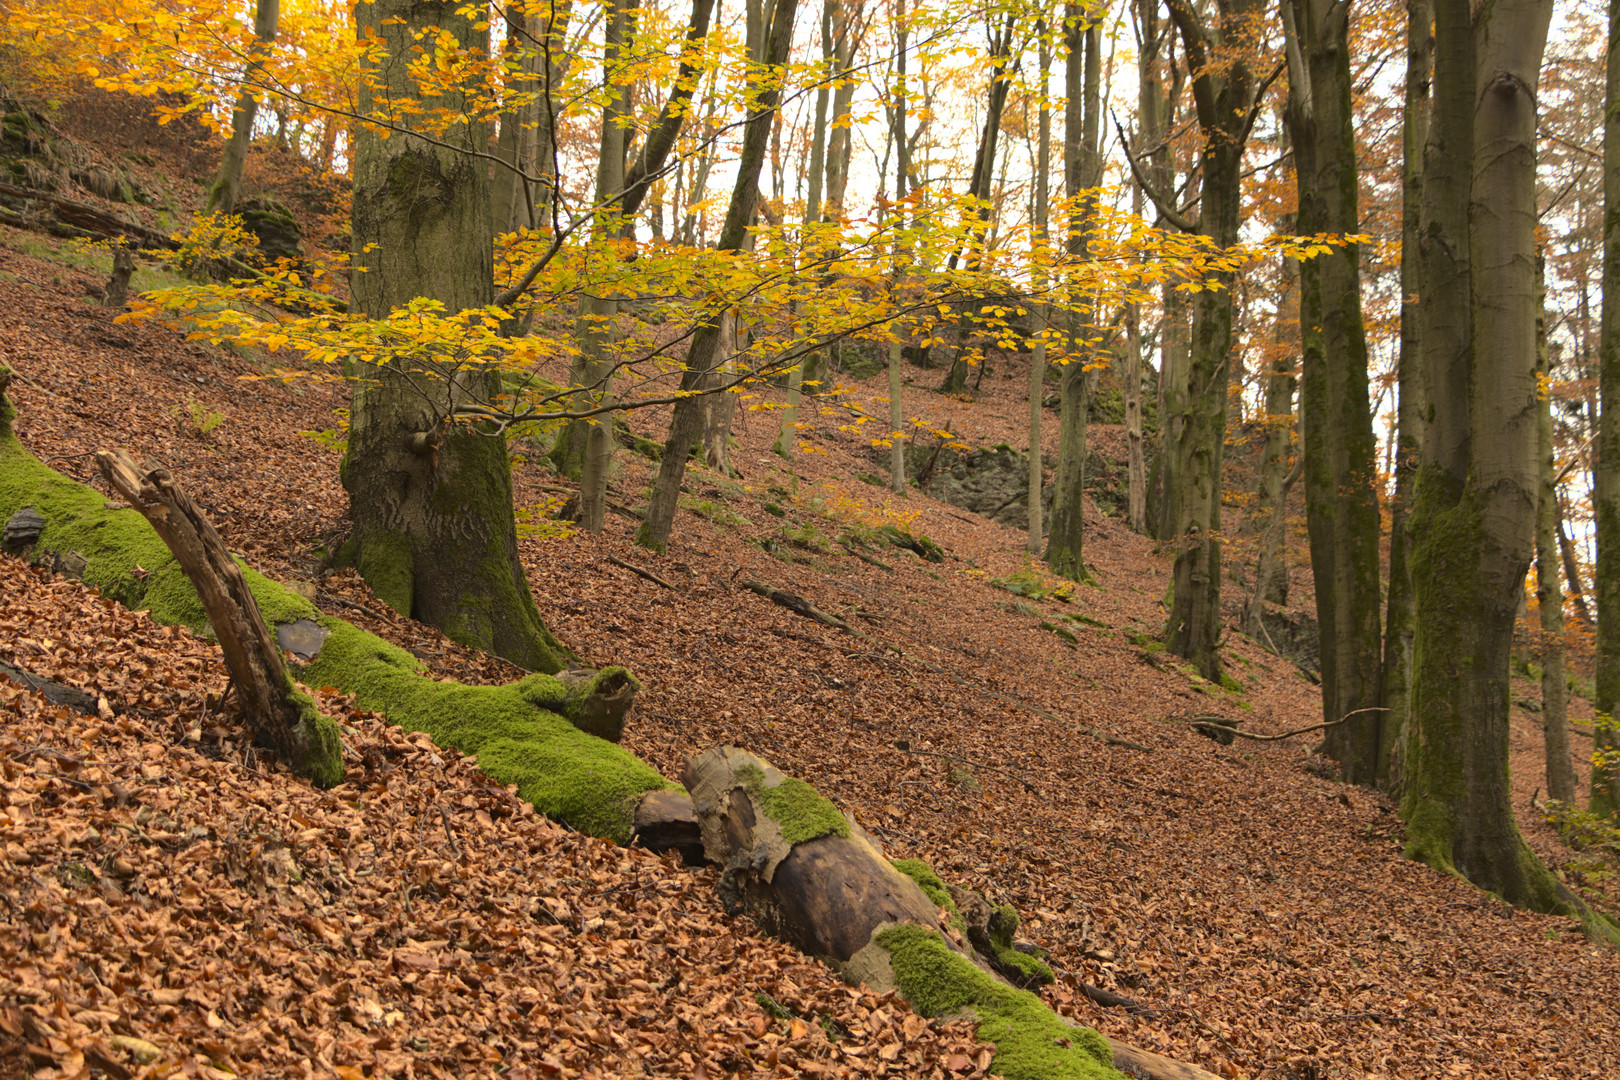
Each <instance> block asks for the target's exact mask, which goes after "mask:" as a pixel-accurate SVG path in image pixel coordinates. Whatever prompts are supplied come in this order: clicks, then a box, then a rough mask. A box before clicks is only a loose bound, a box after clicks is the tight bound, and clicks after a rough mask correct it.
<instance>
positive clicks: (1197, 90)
mask: <svg viewBox="0 0 1620 1080" xmlns="http://www.w3.org/2000/svg"><path fill="white" fill-rule="evenodd" d="M1169 6H1170V17H1171V18H1172V19H1173V20H1174V21H1175V23H1176V27H1177V29H1179V30H1180V32H1181V40H1182V44H1183V46H1184V49H1185V52H1186V59H1187V63H1188V65H1189V69H1190V70H1191V71H1192V72H1193V74H1192V76H1191V78H1192V90H1193V100H1194V102H1195V104H1196V106H1197V114H1198V126H1199V129H1200V130H1201V132H1202V134H1203V139H1204V143H1203V148H1202V150H1201V151H1200V154H1199V160H1200V163H1201V165H1200V175H1201V176H1202V178H1203V189H1202V194H1201V197H1200V199H1199V210H1198V231H1199V232H1200V233H1202V234H1203V235H1204V236H1207V237H1209V238H1210V240H1211V241H1213V242H1214V244H1215V246H1216V247H1217V248H1228V247H1231V246H1232V245H1234V244H1236V243H1237V241H1238V227H1239V225H1240V223H1241V220H1242V213H1241V197H1242V172H1243V146H1244V143H1245V141H1246V139H1247V136H1248V132H1249V121H1250V113H1251V111H1252V109H1253V108H1254V104H1255V100H1254V99H1255V94H1256V85H1257V84H1256V76H1255V70H1254V65H1255V64H1256V63H1257V62H1258V60H1259V57H1258V55H1257V54H1256V53H1255V51H1254V49H1255V45H1254V40H1253V36H1252V31H1251V29H1250V28H1251V27H1253V26H1255V25H1258V23H1259V20H1260V19H1261V18H1262V17H1263V14H1264V11H1265V5H1264V3H1262V2H1261V0H1232V2H1231V3H1229V4H1225V5H1222V6H1221V7H1220V9H1219V10H1220V23H1219V25H1218V26H1216V27H1213V28H1212V27H1210V26H1208V25H1206V24H1205V22H1204V18H1203V16H1202V15H1200V14H1199V11H1198V9H1197V8H1196V7H1195V6H1194V5H1193V3H1192V0H1170V5H1169ZM1217 43H1219V48H1220V50H1221V53H1220V57H1219V59H1218V60H1217V58H1216V56H1215V55H1214V50H1215V49H1216V48H1217ZM1214 281H1215V283H1216V284H1218V285H1220V288H1217V289H1208V288H1206V289H1204V290H1203V291H1201V292H1199V293H1197V294H1195V295H1194V297H1193V301H1192V311H1193V325H1192V340H1191V350H1190V355H1189V357H1188V365H1187V381H1186V386H1187V397H1186V410H1185V413H1184V418H1183V420H1182V427H1181V432H1180V435H1179V437H1178V439H1177V441H1176V444H1175V446H1173V447H1170V448H1169V450H1168V453H1169V454H1170V455H1171V456H1172V457H1173V459H1174V463H1173V469H1174V476H1175V484H1176V495H1175V501H1176V507H1175V511H1176V516H1175V524H1174V529H1173V534H1172V535H1173V536H1174V537H1175V543H1176V545H1177V547H1178V548H1179V550H1178V552H1177V554H1176V565H1175V586H1174V589H1175V592H1174V604H1173V607H1172V608H1171V611H1170V618H1169V621H1168V622H1167V623H1166V625H1165V631H1164V639H1165V644H1166V645H1167V646H1169V648H1170V651H1171V652H1173V653H1175V654H1176V655H1177V656H1180V657H1184V658H1186V659H1188V660H1190V661H1192V663H1193V666H1194V667H1196V668H1197V669H1198V671H1199V672H1200V673H1201V674H1202V675H1203V676H1204V678H1206V679H1209V680H1210V681H1212V682H1216V681H1219V679H1220V674H1221V664H1220V657H1219V655H1218V654H1217V652H1216V644H1217V642H1218V641H1219V639H1220V630H1221V539H1220V530H1221V461H1222V457H1223V450H1224V445H1225V441H1226V406H1227V386H1228V383H1229V381H1230V377H1231V364H1230V359H1231V351H1232V322H1233V316H1234V308H1233V305H1234V301H1233V297H1232V288H1231V286H1232V281H1231V275H1230V274H1216V275H1215V276H1214Z"/></svg>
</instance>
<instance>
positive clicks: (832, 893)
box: [681, 747, 1216, 1080]
mask: <svg viewBox="0 0 1620 1080" xmlns="http://www.w3.org/2000/svg"><path fill="white" fill-rule="evenodd" d="M681 779H682V782H683V783H685V785H686V787H687V790H688V791H690V792H691V799H692V805H693V808H694V810H695V812H696V816H697V820H698V824H699V827H700V829H701V832H702V838H703V849H704V854H705V855H706V856H707V858H708V860H709V861H710V862H714V863H716V864H718V865H720V866H721V867H722V868H723V869H722V872H721V877H720V896H721V899H722V902H724V903H725V905H726V908H727V910H728V911H731V912H733V913H738V912H743V913H747V914H748V915H750V916H752V917H753V919H754V920H755V921H756V922H758V923H759V924H760V925H761V926H763V927H764V928H766V929H767V930H768V931H769V932H771V933H773V934H775V935H776V936H778V937H781V938H782V939H783V940H785V941H788V942H789V943H791V944H793V945H796V946H798V947H799V948H800V949H802V950H804V951H805V952H808V953H811V954H812V955H816V956H819V957H821V958H823V959H824V960H826V961H827V962H828V963H830V964H832V965H833V966H834V967H836V968H837V969H838V970H839V972H840V973H841V974H843V975H844V977H845V978H847V979H849V980H851V981H852V982H864V983H866V984H867V986H868V987H870V988H871V989H873V990H875V991H877V992H880V993H882V992H886V991H888V990H898V991H899V992H900V993H901V994H902V996H904V997H905V998H906V999H907V1000H909V1001H910V1002H911V1005H912V1007H913V1008H915V1009H916V1010H917V1011H918V1012H919V1013H921V1014H922V1015H924V1016H930V1017H933V1016H945V1015H950V1014H954V1013H958V1012H962V1011H971V1013H972V1014H973V1015H974V1016H975V1017H976V1018H977V1020H978V1022H979V1037H980V1038H982V1039H987V1040H989V1041H991V1042H994V1043H995V1044H996V1057H995V1060H994V1062H993V1063H992V1065H991V1071H992V1072H995V1073H998V1074H1000V1075H1002V1076H1004V1077H1006V1078H1007V1080H1048V1078H1052V1077H1071V1078H1080V1080H1117V1078H1118V1077H1119V1076H1120V1075H1121V1074H1122V1073H1124V1074H1128V1075H1131V1076H1135V1077H1138V1078H1139V1080H1216V1078H1215V1076H1214V1074H1213V1073H1208V1072H1205V1071H1204V1070H1202V1069H1199V1068H1197V1067H1196V1066H1192V1065H1187V1064H1185V1063H1183V1062H1179V1061H1172V1060H1171V1059H1169V1058H1163V1057H1159V1056H1158V1055H1154V1054H1150V1053H1148V1052H1147V1051H1143V1050H1139V1049H1137V1048H1135V1047H1131V1046H1127V1045H1125V1044H1123V1043H1111V1042H1110V1041H1109V1040H1107V1039H1106V1038H1104V1037H1103V1036H1102V1035H1100V1034H1098V1033H1097V1032H1095V1031H1092V1030H1091V1029H1089V1028H1083V1027H1079V1026H1077V1025H1074V1024H1072V1023H1070V1022H1069V1021H1067V1020H1065V1019H1064V1018H1063V1017H1061V1016H1058V1015H1057V1014H1056V1013H1054V1012H1053V1011H1052V1010H1051V1009H1050V1008H1048V1007H1047V1006H1046V1005H1045V1004H1044V1003H1043V1002H1042V1001H1041V999H1040V998H1039V997H1037V996H1036V995H1034V994H1032V993H1030V992H1029V991H1028V990H1024V989H1019V988H1018V987H1016V986H1013V985H1011V983H1010V982H1009V981H1007V978H1006V975H1005V974H1004V973H1006V972H1010V973H1012V974H1013V975H1014V977H1015V978H1016V979H1017V980H1018V981H1020V982H1022V983H1024V984H1025V985H1032V984H1034V983H1038V982H1041V981H1050V979H1051V972H1050V970H1048V969H1046V966H1045V965H1044V964H1043V963H1041V962H1040V960H1039V959H1038V958H1036V957H1035V956H1033V955H1031V954H1030V953H1027V952H1024V951H1022V950H1020V949H1019V948H1017V947H1016V946H1015V944H1014V942H1013V941H1012V933H1013V931H1014V930H1016V928H1017V915H1016V914H1015V913H1013V912H1012V909H1011V908H1006V907H996V906H994V905H991V904H989V903H988V902H987V901H985V900H984V898H983V897H981V896H979V895H978V894H977V893H973V892H971V891H969V890H966V889H953V888H952V887H950V886H947V885H945V884H944V883H943V882H942V881H940V879H939V878H938V876H937V875H935V874H934V873H933V871H932V870H930V869H929V868H928V867H927V866H926V865H925V864H922V863H917V862H900V863H890V862H889V860H888V859H886V858H885V857H884V855H883V852H882V850H881V848H880V847H879V846H878V844H877V843H876V842H875V841H873V840H872V839H871V838H870V837H868V836H867V835H866V834H865V832H863V831H862V830H861V828H860V826H859V825H858V824H856V823H855V822H854V821H853V820H851V819H850V818H849V817H848V816H847V815H845V814H842V813H840V812H839V811H838V810H837V808H836V807H834V806H833V804H832V803H830V802H828V801H827V800H826V799H825V798H823V797H822V796H821V795H819V794H817V793H816V791H815V790H814V789H813V788H811V787H810V785H808V784H806V783H804V782H803V781H801V780H797V779H794V778H792V777H788V776H784V775H783V774H782V773H781V772H780V771H779V770H777V769H776V768H774V767H773V766H772V765H771V764H770V763H769V762H768V761H765V760H764V759H762V758H759V757H757V756H755V755H754V754H751V753H749V752H747V751H746V750H740V749H737V748H736V747H718V748H716V749H713V750H709V751H708V752H706V753H704V754H701V755H699V756H697V757H694V758H692V759H690V760H689V761H687V763H686V768H685V769H684V770H683V772H682V774H681ZM941 926H943V927H944V932H943V933H942V932H941V929H940V927H941ZM987 953H988V955H986V954H987Z"/></svg>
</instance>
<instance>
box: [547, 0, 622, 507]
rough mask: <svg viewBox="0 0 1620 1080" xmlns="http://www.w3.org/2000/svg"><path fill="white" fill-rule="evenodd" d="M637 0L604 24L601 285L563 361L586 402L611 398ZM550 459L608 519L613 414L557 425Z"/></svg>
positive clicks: (595, 229)
mask: <svg viewBox="0 0 1620 1080" xmlns="http://www.w3.org/2000/svg"><path fill="white" fill-rule="evenodd" d="M638 4H639V0H625V2H624V3H619V4H615V5H613V6H612V9H611V10H610V12H609V13H608V17H607V26H606V28H605V29H604V30H603V45H602V83H603V85H605V86H608V87H611V88H612V89H611V90H610V92H609V94H608V97H607V100H606V101H605V102H603V104H602V125H601V141H600V143H599V149H598V153H597V163H596V220H595V221H594V222H593V223H592V235H593V237H594V238H595V239H596V241H597V242H596V243H594V244H591V245H589V246H588V247H587V248H586V259H587V274H588V275H591V269H590V263H593V262H594V263H596V265H597V267H599V269H597V270H596V272H595V273H594V275H591V276H594V277H595V278H596V280H597V282H600V284H595V285H588V286H587V291H586V292H585V294H584V295H583V296H582V297H581V298H580V301H579V314H578V317H577V318H576V320H575V323H574V328H575V329H574V337H575V340H576V341H578V343H579V355H578V356H576V357H575V358H574V361H573V363H571V364H570V365H569V371H568V381H569V384H570V385H572V386H575V387H580V388H582V389H583V390H584V391H585V393H586V395H587V396H586V403H588V404H589V405H591V406H592V407H597V406H602V405H607V404H609V403H611V401H612V399H613V345H614V343H615V342H616V341H617V340H618V335H617V334H616V333H615V331H614V325H613V323H614V317H615V316H616V315H617V314H618V310H619V303H618V301H617V300H616V299H615V298H614V297H613V296H612V295H611V293H612V289H611V287H610V285H609V284H608V283H609V282H611V281H612V280H613V278H614V277H616V276H617V274H616V269H615V267H616V264H617V262H618V257H619V256H618V250H617V248H616V246H615V245H614V243H613V238H614V237H616V236H617V235H618V234H619V230H620V227H621V224H622V222H623V218H622V217H621V215H620V204H619V202H618V196H619V195H620V194H621V193H622V192H623V191H624V187H625V176H624V158H625V152H626V149H627V147H626V145H625V144H626V140H627V138H628V137H629V129H628V128H627V127H626V125H625V121H626V120H627V119H628V118H629V115H630V108H631V103H630V90H631V86H630V83H629V82H628V81H627V79H626V74H625V67H626V65H627V63H628V62H629V60H630V56H631V42H632V39H633V37H634V34H635V26H636V16H637V14H638ZM551 460H552V462H553V464H555V465H556V466H557V469H558V471H559V472H561V473H563V474H564V475H566V476H573V475H578V477H579V515H580V517H579V520H580V524H581V525H583V526H584V527H585V528H586V529H587V530H588V531H590V532H601V531H602V525H603V523H604V522H605V521H606V518H607V484H608V473H609V471H611V469H612V467H613V414H612V413H605V414H603V415H601V416H597V417H594V418H592V419H589V420H574V421H572V422H570V423H569V424H568V425H567V426H566V427H564V428H563V430H562V432H561V433H560V434H559V435H558V436H557V443H556V445H555V446H554V447H553V448H552V452H551Z"/></svg>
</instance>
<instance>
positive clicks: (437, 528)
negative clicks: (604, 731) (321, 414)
mask: <svg viewBox="0 0 1620 1080" xmlns="http://www.w3.org/2000/svg"><path fill="white" fill-rule="evenodd" d="M356 10H357V15H358V17H359V19H360V25H361V29H362V32H368V31H375V32H376V33H377V34H378V35H379V36H380V38H381V39H382V40H383V41H384V42H386V44H387V47H388V50H389V52H390V54H391V55H392V56H395V57H401V58H404V57H407V56H409V55H410V52H411V50H412V49H413V48H415V47H417V43H416V40H415V36H414V35H415V34H416V32H418V31H421V30H431V29H434V28H438V29H442V30H444V31H447V32H449V33H450V34H451V35H453V36H454V37H455V39H456V40H457V41H459V42H461V43H462V44H463V45H464V46H465V47H467V48H469V49H471V50H472V51H473V52H475V53H476V52H481V51H482V50H483V49H485V48H486V47H487V40H486V37H487V35H486V33H485V32H484V31H481V30H477V29H474V27H473V25H472V23H471V22H470V21H469V20H468V19H466V18H464V17H462V16H458V15H455V14H454V13H452V12H451V11H450V10H449V9H448V8H442V7H424V6H421V5H416V4H412V3H409V2H407V0H379V2H376V3H372V4H362V5H360V7H359V8H357V9H356ZM433 20H436V21H433ZM405 69H406V65H405V64H404V63H403V62H399V63H388V64H385V65H383V66H382V67H380V68H377V69H372V70H368V71H367V72H366V73H365V76H364V77H363V78H362V80H361V89H360V111H361V112H362V113H365V114H368V115H369V114H370V113H372V112H373V111H374V110H377V109H378V108H379V106H380V104H381V101H380V99H381V98H382V96H383V95H384V94H387V95H390V96H392V98H393V99H394V100H396V101H398V100H415V101H420V104H421V106H422V107H423V108H424V109H427V110H431V109H434V108H437V107H441V106H442V107H446V108H450V109H452V110H458V111H459V110H460V108H461V102H460V101H459V95H456V96H454V97H452V98H451V99H450V100H444V101H433V100H423V99H419V98H417V96H416V87H415V84H414V82H413V81H412V80H411V79H410V78H409V76H408V74H407V73H406V70H405ZM478 89H481V88H478ZM470 92H477V91H476V90H474V91H470ZM354 140H355V141H354V149H355V158H354V211H353V232H354V265H355V268H356V270H357V271H359V272H357V273H356V274H355V275H354V297H355V303H356V306H357V307H358V308H359V310H361V311H363V312H364V313H365V314H366V315H367V316H368V317H370V318H373V319H381V318H384V317H386V316H387V315H388V314H389V312H390V311H392V310H393V309H394V308H395V307H396V306H399V305H401V304H405V303H407V302H409V301H410V300H413V299H415V298H417V297H427V298H430V299H433V300H436V301H438V302H439V303H441V304H443V305H444V310H445V311H446V312H447V313H454V312H458V311H462V310H465V309H468V308H482V307H485V306H487V305H488V304H489V303H490V302H491V301H492V299H493V298H494V277H493V243H492V228H491V224H490V200H489V170H488V167H487V165H486V163H485V162H484V161H483V159H481V158H477V157H474V156H473V155H474V154H475V153H478V152H481V151H482V150H483V149H484V148H485V146H486V143H487V138H486V134H485V131H484V129H483V127H482V125H463V126H461V127H459V128H455V129H452V130H451V131H449V132H447V133H445V134H444V135H443V136H441V137H440V138H439V141H438V142H432V143H430V142H428V141H427V140H425V139H419V138H416V137H414V136H411V135H409V134H405V133H402V132H395V133H393V134H392V135H391V136H390V137H389V138H387V139H383V138H381V137H380V136H379V135H378V134H376V133H374V132H371V131H368V130H366V129H365V128H364V127H363V126H362V127H358V128H357V129H356V131H355V135H354ZM350 374H351V375H354V376H355V377H357V378H358V379H360V380H361V382H360V384H359V385H357V387H356V389H355V394H354V401H353V405H352V413H351V426H350V429H349V448H348V453H347V455H346V456H345V457H344V462H343V469H342V477H343V483H344V487H345V488H347V489H348V492H349V505H350V510H349V515H350V520H351V521H352V523H353V526H354V528H353V533H352V535H351V541H350V545H349V554H350V555H351V556H352V558H353V560H354V562H355V563H356V564H357V565H358V566H359V568H360V572H361V574H362V575H364V576H365V578H366V581H367V583H368V584H369V585H371V587H372V589H373V590H374V591H375V592H376V593H377V595H378V597H379V598H381V599H382V600H383V601H384V602H385V603H387V604H389V605H390V606H392V607H393V608H394V609H395V610H397V611H399V612H400V613H402V614H406V615H409V616H411V617H413V618H416V619H420V620H422V621H423V622H426V623H430V624H432V625H434V626H437V627H438V628H439V629H441V630H443V631H444V632H445V633H446V634H447V635H448V636H449V637H451V638H452V639H453V640H455V641H458V642H461V643H462V644H465V645H469V646H472V647H474V648H480V649H486V650H489V651H491V652H494V653H496V654H497V655H500V656H502V657H505V658H506V659H508V660H510V661H512V662H513V663H515V664H518V665H520V666H522V667H525V668H530V669H537V670H543V671H556V670H558V669H559V668H561V667H562V666H563V665H562V655H563V653H562V649H561V647H560V646H559V645H558V644H557V642H556V641H555V639H553V638H552V637H551V635H550V634H549V633H547V631H546V628H545V626H544V625H543V624H542V623H541V621H540V613H539V611H538V610H537V609H536V608H535V606H534V597H533V595H531V593H530V592H529V586H528V582H527V581H526V580H525V579H524V576H523V567H522V564H521V563H520V562H519V561H518V552H517V530H516V524H515V521H514V518H513V513H512V482H511V470H510V468H509V465H508V461H507V455H506V442H505V440H504V439H502V438H499V437H491V436H488V435H485V434H483V433H481V432H479V431H478V430H477V429H476V428H474V427H471V426H467V425H464V424H460V423H457V422H456V421H454V420H453V419H452V416H453V411H454V409H455V408H456V406H457V405H458V404H460V403H462V402H464V401H466V400H468V399H472V400H476V401H488V400H489V399H490V398H491V397H492V396H493V392H494V391H495V389H496V385H497V382H498V372H497V371H495V370H494V369H493V368H487V369H486V368H482V367H479V366H476V365H475V364H474V365H468V364H467V363H465V362H462V363H459V364H457V363H454V362H451V361H449V360H444V361H441V360H439V359H438V358H436V357H432V356H417V357H414V358H410V359H405V358H400V359H396V360H394V361H392V362H388V363H366V362H363V361H360V360H355V361H353V362H352V363H351V364H350Z"/></svg>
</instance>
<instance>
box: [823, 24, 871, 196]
mask: <svg viewBox="0 0 1620 1080" xmlns="http://www.w3.org/2000/svg"><path fill="white" fill-rule="evenodd" d="M862 2H863V0H834V3H835V4H836V6H835V8H834V10H833V30H834V35H835V36H834V41H835V45H834V48H833V52H834V55H835V57H836V60H837V68H836V70H837V76H836V78H837V85H835V86H834V87H833V101H832V116H833V120H832V133H831V134H829V135H828V136H827V202H826V208H825V209H824V210H823V211H822V218H823V220H827V221H839V220H842V219H843V217H844V193H845V190H846V189H847V188H848V187H849V161H850V154H851V152H852V150H853V149H854V145H853V143H852V142H851V140H850V132H851V129H852V122H851V120H852V118H851V115H850V109H851V107H852V105H853V104H854V101H855V80H854V79H853V78H852V77H851V76H852V75H853V74H854V71H855V49H856V46H857V45H858V44H859V42H860V39H861V38H862V37H863V36H864V34H865V29H864V24H861V22H860V19H861V4H862Z"/></svg>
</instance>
